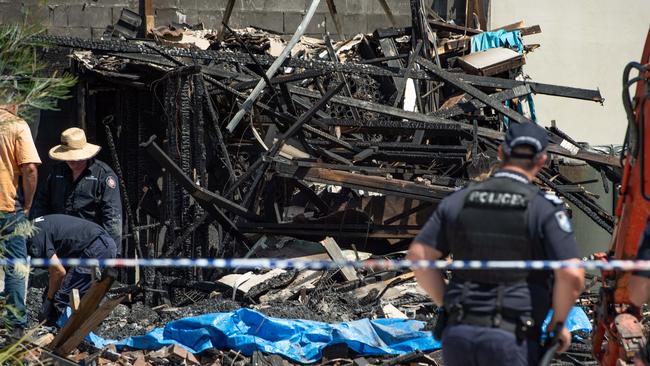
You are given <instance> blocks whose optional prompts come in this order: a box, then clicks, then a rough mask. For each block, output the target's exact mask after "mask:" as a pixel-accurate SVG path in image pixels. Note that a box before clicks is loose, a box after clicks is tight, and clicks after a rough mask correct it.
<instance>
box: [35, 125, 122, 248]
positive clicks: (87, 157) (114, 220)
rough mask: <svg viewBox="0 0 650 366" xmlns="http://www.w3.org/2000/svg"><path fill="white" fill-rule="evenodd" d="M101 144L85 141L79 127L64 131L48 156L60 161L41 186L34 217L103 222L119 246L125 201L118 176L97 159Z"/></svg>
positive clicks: (100, 223) (84, 135) (102, 224)
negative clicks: (121, 198) (63, 216)
mask: <svg viewBox="0 0 650 366" xmlns="http://www.w3.org/2000/svg"><path fill="white" fill-rule="evenodd" d="M100 149H101V147H99V146H97V145H94V144H90V143H88V142H87V141H86V134H85V133H84V131H83V130H82V129H80V128H69V129H67V130H65V131H63V133H61V144H60V145H57V146H54V147H53V148H52V149H50V152H49V156H50V158H52V159H53V160H58V161H61V163H59V164H57V165H55V166H54V167H53V169H52V172H51V173H50V175H49V176H48V177H47V180H46V181H45V185H44V186H43V187H39V190H38V193H37V196H36V200H35V202H34V207H33V208H32V212H31V215H30V216H31V217H32V218H34V217H39V216H43V215H48V214H66V215H72V216H77V217H80V218H83V219H86V220H90V221H92V222H95V223H97V224H99V225H101V226H102V227H103V228H104V229H106V231H107V232H108V233H109V234H110V235H111V237H112V238H113V240H114V241H115V243H116V244H117V246H118V255H119V254H120V249H121V245H120V244H121V239H122V202H121V200H120V189H119V187H118V183H117V176H116V175H115V173H114V172H113V170H112V169H111V168H110V167H109V166H108V165H106V164H105V163H103V162H101V161H99V160H97V159H94V157H95V155H97V153H98V152H99V150H100Z"/></svg>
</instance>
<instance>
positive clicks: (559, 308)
mask: <svg viewBox="0 0 650 366" xmlns="http://www.w3.org/2000/svg"><path fill="white" fill-rule="evenodd" d="M542 217H543V220H542V225H541V234H542V240H543V242H544V249H545V252H546V255H547V259H550V260H561V261H567V262H579V261H580V256H579V255H578V245H577V243H576V238H575V235H574V234H573V229H572V227H571V221H570V220H569V217H568V215H567V214H566V212H565V211H564V209H563V207H562V204H561V203H555V206H554V207H553V208H549V209H548V211H545V213H544V215H543V216H542ZM554 275H555V278H554V282H553V304H552V309H553V316H552V317H551V321H550V322H549V324H548V327H547V328H546V329H547V331H548V332H552V331H559V334H558V335H559V338H558V339H559V342H560V346H559V347H558V350H557V353H563V352H565V351H566V350H567V349H568V348H569V346H570V345H571V333H570V332H569V330H568V329H567V328H566V327H564V326H563V327H561V328H560V329H556V328H557V325H559V324H562V325H563V324H564V323H565V321H566V318H567V316H568V314H569V312H570V311H571V308H572V307H573V306H574V305H575V302H576V300H577V299H578V297H579V296H580V294H581V293H582V291H583V289H584V276H585V271H584V269H582V268H562V269H557V270H554Z"/></svg>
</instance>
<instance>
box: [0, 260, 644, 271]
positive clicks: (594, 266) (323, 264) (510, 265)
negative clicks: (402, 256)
mask: <svg viewBox="0 0 650 366" xmlns="http://www.w3.org/2000/svg"><path fill="white" fill-rule="evenodd" d="M16 264H28V265H30V266H32V267H48V266H50V265H53V264H62V265H63V266H67V267H76V266H82V267H118V268H124V267H175V268H222V269H228V268H240V269H262V268H265V269H269V268H281V269H313V270H329V269H339V268H341V267H352V268H373V269H419V268H430V269H470V270H471V269H502V270H505V269H526V270H552V269H560V268H584V269H588V270H623V271H632V270H637V271H650V260H611V261H608V262H605V261H600V260H583V261H557V260H555V261H553V260H532V261H491V260H490V261H460V260H457V261H446V260H437V261H428V260H418V261H410V260H389V259H368V260H364V261H331V260H304V259H278V258H248V259H244V258H200V259H190V258H167V259H162V258H158V259H129V258H116V259H92V258H61V259H59V260H56V261H53V260H50V259H43V258H31V259H27V260H24V259H6V258H2V259H0V266H6V265H16Z"/></svg>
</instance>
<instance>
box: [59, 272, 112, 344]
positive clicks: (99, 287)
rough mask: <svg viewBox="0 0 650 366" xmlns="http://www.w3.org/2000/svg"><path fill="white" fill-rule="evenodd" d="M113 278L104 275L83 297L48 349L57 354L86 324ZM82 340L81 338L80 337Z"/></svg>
mask: <svg viewBox="0 0 650 366" xmlns="http://www.w3.org/2000/svg"><path fill="white" fill-rule="evenodd" d="M113 281H114V278H113V276H110V275H105V276H104V278H102V280H101V281H99V282H95V283H94V284H93V285H92V286H91V287H90V289H89V290H88V292H86V294H85V295H84V296H83V298H82V299H81V302H80V303H79V309H77V311H76V312H75V313H74V314H72V316H71V317H70V319H68V321H67V322H66V323H65V326H63V328H62V329H61V331H59V334H57V335H56V337H55V338H54V340H53V341H52V343H50V344H49V345H48V349H50V350H55V352H56V353H58V354H61V353H59V349H58V348H59V347H60V346H61V345H63V344H64V343H65V342H67V341H68V339H70V338H71V337H72V336H73V335H74V334H75V333H76V332H77V330H79V328H81V327H82V325H83V324H84V323H85V322H86V319H88V318H89V317H90V316H91V315H92V314H93V313H94V312H95V311H96V310H97V306H98V305H99V303H100V302H101V301H102V299H103V298H104V295H105V294H106V292H108V290H109V289H110V288H111V285H112V284H113ZM84 336H85V335H84ZM82 339H83V337H82Z"/></svg>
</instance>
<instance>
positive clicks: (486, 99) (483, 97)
mask: <svg viewBox="0 0 650 366" xmlns="http://www.w3.org/2000/svg"><path fill="white" fill-rule="evenodd" d="M417 63H419V64H420V65H422V66H424V67H425V68H426V69H427V70H429V71H430V72H431V73H433V74H434V75H436V76H438V77H439V78H440V79H442V80H444V81H445V82H447V83H449V84H451V85H453V86H455V87H456V88H458V89H460V90H462V91H464V92H466V93H467V94H469V95H471V96H473V97H474V98H476V99H478V100H480V101H481V102H483V103H485V104H486V105H488V106H490V107H492V108H494V110H496V111H497V112H499V113H501V114H503V115H504V116H506V117H508V118H510V119H511V120H513V121H515V122H518V123H533V121H531V120H530V119H528V118H526V117H525V116H523V115H522V114H520V113H517V112H515V111H514V110H512V109H510V108H508V107H506V106H504V105H503V104H501V101H499V100H496V99H494V98H493V97H490V95H488V94H486V93H484V92H483V91H481V90H479V89H478V88H476V87H474V86H472V85H470V84H469V83H468V82H466V81H464V80H462V79H461V78H459V77H458V75H457V74H454V73H451V72H449V71H445V70H443V69H442V68H441V67H440V66H438V65H436V64H434V63H433V62H431V61H429V60H426V59H424V58H422V57H418V58H417Z"/></svg>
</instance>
